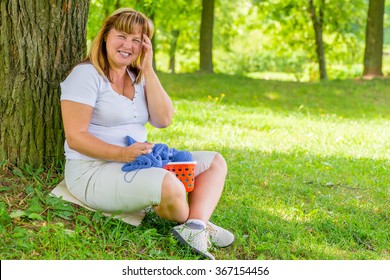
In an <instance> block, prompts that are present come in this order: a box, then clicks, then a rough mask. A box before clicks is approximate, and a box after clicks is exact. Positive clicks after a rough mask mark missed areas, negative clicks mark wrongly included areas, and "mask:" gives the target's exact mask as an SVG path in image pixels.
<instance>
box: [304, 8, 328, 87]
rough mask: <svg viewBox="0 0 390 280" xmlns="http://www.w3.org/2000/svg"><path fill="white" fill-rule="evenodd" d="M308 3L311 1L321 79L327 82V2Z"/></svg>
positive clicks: (311, 14)
mask: <svg viewBox="0 0 390 280" xmlns="http://www.w3.org/2000/svg"><path fill="white" fill-rule="evenodd" d="M308 1H309V13H310V17H311V20H312V23H313V28H314V34H315V42H316V53H317V59H318V67H319V72H320V79H321V80H327V79H328V74H327V72H326V62H325V52H324V40H323V38H322V36H323V23H324V10H325V0H321V1H320V2H319V3H318V5H315V4H314V3H313V0H308ZM317 11H318V12H317Z"/></svg>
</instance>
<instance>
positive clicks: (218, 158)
mask: <svg viewBox="0 0 390 280" xmlns="http://www.w3.org/2000/svg"><path fill="white" fill-rule="evenodd" d="M210 168H215V169H219V170H220V171H221V172H223V173H224V174H226V173H227V163H226V161H225V158H224V157H223V156H222V155H221V154H219V153H217V154H216V155H215V157H214V159H213V161H212V162H211V166H210Z"/></svg>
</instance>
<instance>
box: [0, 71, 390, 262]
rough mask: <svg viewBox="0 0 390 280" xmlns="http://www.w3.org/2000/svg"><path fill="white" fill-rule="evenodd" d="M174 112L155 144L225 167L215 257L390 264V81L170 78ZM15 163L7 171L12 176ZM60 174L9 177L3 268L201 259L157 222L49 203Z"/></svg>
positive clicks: (2, 208)
mask: <svg viewBox="0 0 390 280" xmlns="http://www.w3.org/2000/svg"><path fill="white" fill-rule="evenodd" d="M161 80H162V83H163V84H164V86H165V88H166V90H167V92H169V94H170V95H171V97H172V99H173V102H174V105H175V110H176V112H175V116H174V119H173V121H172V124H171V126H169V127H168V128H165V129H156V128H153V127H151V126H150V125H148V131H149V139H148V141H150V142H154V143H166V144H168V146H169V147H174V148H177V149H181V150H215V151H218V152H219V153H221V154H222V155H223V156H224V157H225V159H226V162H227V165H228V174H227V178H226V184H225V189H224V192H223V194H222V197H221V200H220V203H219V204H218V207H217V208H216V210H215V212H214V213H213V216H212V218H211V220H212V221H213V222H215V223H216V224H218V225H221V226H223V227H224V228H227V229H229V230H231V231H232V232H234V234H235V236H236V241H235V243H234V245H233V246H231V247H229V248H227V249H224V250H214V249H212V250H213V251H212V253H213V254H214V255H215V256H216V258H217V259H225V260H228V259H231V260H236V259H247V260H255V259H259V260H262V259H270V260H273V259H283V260H289V259H303V260H306V259H315V260H319V259H390V250H389V248H390V246H389V240H390V232H389V230H388V229H389V228H390V222H389V221H390V216H389V213H390V204H389V201H390V191H389V187H390V176H389V172H390V154H389V153H390V103H389V102H390V98H389V92H390V91H389V88H390V81H389V80H372V81H361V80H350V81H332V82H323V83H292V82H274V81H264V80H256V79H249V78H247V77H239V76H228V75H204V74H184V75H168V74H161ZM6 165H7V164H6V162H0V168H1V169H2V170H6ZM61 179H62V173H61V174H56V172H54V171H53V170H44V169H42V168H40V169H37V170H34V169H32V168H31V167H29V166H26V167H25V168H13V169H12V170H10V171H9V172H8V173H0V192H1V198H0V234H1V237H2V238H0V247H1V250H0V256H1V257H2V259H13V258H22V259H108V260H110V259H154V260H158V259H172V260H175V259H200V258H201V257H200V256H199V255H197V254H195V253H194V252H192V251H191V250H190V249H188V248H187V247H183V246H180V244H178V241H177V240H176V239H175V238H174V237H173V236H172V235H171V234H170V231H171V228H172V226H173V224H174V223H172V222H168V221H166V220H163V219H160V218H159V217H157V215H156V214H155V213H154V214H153V213H148V214H147V217H146V218H145V219H144V221H143V223H142V224H141V225H140V226H139V227H132V226H129V225H127V224H124V223H122V222H120V221H118V220H114V219H111V218H107V217H104V216H103V215H102V214H101V213H98V212H96V213H93V212H90V211H88V210H85V209H81V208H78V207H74V206H73V205H69V204H67V203H64V202H63V201H61V200H60V199H57V198H53V197H50V196H49V195H48V192H49V191H50V190H51V189H52V188H53V187H54V186H56V185H57V184H58V182H59V180H61Z"/></svg>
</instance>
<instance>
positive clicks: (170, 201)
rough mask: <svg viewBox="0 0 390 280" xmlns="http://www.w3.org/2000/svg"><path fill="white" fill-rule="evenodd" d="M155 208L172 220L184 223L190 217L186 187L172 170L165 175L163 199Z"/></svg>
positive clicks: (161, 215) (162, 190) (157, 211)
mask: <svg viewBox="0 0 390 280" xmlns="http://www.w3.org/2000/svg"><path fill="white" fill-rule="evenodd" d="M154 210H155V211H156V214H157V215H159V216H160V217H162V218H165V219H168V220H170V221H174V222H178V223H184V222H185V221H187V219H188V214H189V207H188V203H187V198H186V191H185V188H184V187H183V185H182V183H181V182H180V181H179V180H178V179H177V178H176V176H175V175H174V174H173V173H171V172H169V173H167V174H166V175H165V177H164V180H163V183H162V188H161V201H160V204H159V205H157V206H155V207H154Z"/></svg>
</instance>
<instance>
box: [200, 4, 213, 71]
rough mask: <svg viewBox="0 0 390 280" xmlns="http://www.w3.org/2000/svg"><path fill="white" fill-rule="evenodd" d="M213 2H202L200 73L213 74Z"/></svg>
mask: <svg viewBox="0 0 390 280" xmlns="http://www.w3.org/2000/svg"><path fill="white" fill-rule="evenodd" d="M214 2H215V1H214V0H202V7H203V8H202V22H201V25H200V45H199V51H200V71H203V72H209V73H212V72H213V52H212V50H213V25H214Z"/></svg>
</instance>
